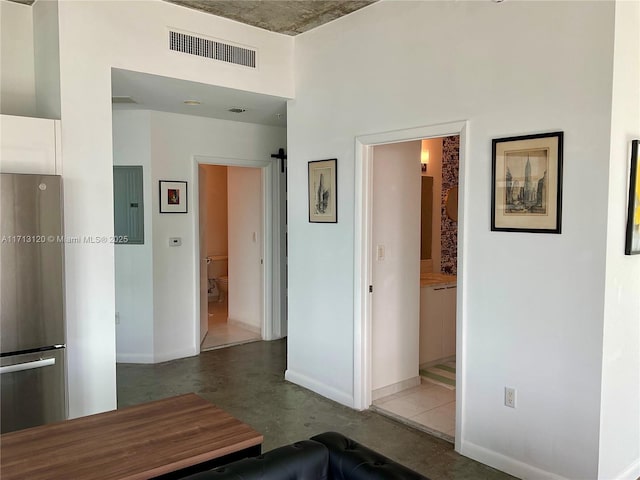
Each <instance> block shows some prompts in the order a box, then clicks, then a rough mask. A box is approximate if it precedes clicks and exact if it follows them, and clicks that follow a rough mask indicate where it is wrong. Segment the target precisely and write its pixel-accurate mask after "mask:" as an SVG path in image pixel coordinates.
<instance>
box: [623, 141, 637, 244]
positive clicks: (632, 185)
mask: <svg viewBox="0 0 640 480" xmlns="http://www.w3.org/2000/svg"><path fill="white" fill-rule="evenodd" d="M624 253H626V254H627V255H637V254H640V140H633V141H632V142H631V175H630V177H629V208H628V213H627V238H626V242H625V248H624Z"/></svg>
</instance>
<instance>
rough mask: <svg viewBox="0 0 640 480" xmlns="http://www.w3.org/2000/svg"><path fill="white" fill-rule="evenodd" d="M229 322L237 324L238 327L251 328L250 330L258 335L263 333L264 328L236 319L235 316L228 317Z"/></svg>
mask: <svg viewBox="0 0 640 480" xmlns="http://www.w3.org/2000/svg"><path fill="white" fill-rule="evenodd" d="M227 323H228V324H229V325H235V326H237V327H240V328H244V329H245V330H249V331H250V332H253V333H257V334H258V335H262V329H261V328H260V327H256V326H255V325H251V324H249V323H246V322H243V321H240V320H234V319H233V318H230V319H228V320H227Z"/></svg>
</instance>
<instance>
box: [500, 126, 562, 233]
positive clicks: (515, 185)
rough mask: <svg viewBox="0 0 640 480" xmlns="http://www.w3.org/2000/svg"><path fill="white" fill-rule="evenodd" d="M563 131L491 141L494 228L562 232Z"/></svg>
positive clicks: (506, 230)
mask: <svg viewBox="0 0 640 480" xmlns="http://www.w3.org/2000/svg"><path fill="white" fill-rule="evenodd" d="M563 137H564V134H563V132H551V133H539V134H533V135H522V136H516V137H506V138H497V139H493V141H492V166H491V167H492V168H491V230H492V231H504V232H529V233H556V234H559V233H561V223H562V154H563Z"/></svg>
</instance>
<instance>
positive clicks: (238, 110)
mask: <svg viewBox="0 0 640 480" xmlns="http://www.w3.org/2000/svg"><path fill="white" fill-rule="evenodd" d="M228 111H229V112H233V113H242V112H246V111H247V109H246V108H240V107H233V108H230V109H229V110H228Z"/></svg>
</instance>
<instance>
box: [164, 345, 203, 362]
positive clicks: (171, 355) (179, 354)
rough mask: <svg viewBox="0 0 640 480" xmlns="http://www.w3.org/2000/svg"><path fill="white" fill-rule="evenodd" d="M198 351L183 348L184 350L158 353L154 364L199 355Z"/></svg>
mask: <svg viewBox="0 0 640 480" xmlns="http://www.w3.org/2000/svg"><path fill="white" fill-rule="evenodd" d="M198 353H199V352H198V350H196V349H194V348H183V349H182V350H174V351H173V352H159V353H158V352H156V354H155V355H154V362H153V363H162V362H168V361H169V360H177V359H179V358H187V357H193V356H195V355H198Z"/></svg>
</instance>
